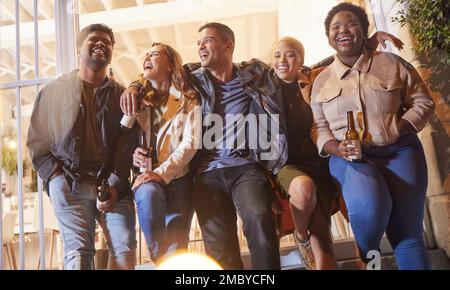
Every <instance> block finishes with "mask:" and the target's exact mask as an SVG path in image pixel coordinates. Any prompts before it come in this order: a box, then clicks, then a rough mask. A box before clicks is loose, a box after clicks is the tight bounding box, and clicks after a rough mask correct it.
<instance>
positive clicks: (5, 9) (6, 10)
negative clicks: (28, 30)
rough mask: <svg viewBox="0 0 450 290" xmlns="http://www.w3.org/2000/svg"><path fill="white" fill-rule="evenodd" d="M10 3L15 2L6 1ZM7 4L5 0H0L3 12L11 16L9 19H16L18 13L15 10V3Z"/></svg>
mask: <svg viewBox="0 0 450 290" xmlns="http://www.w3.org/2000/svg"><path fill="white" fill-rule="evenodd" d="M6 3H8V4H13V2H12V1H9V2H6ZM9 6H11V7H9ZM9 6H7V5H6V4H5V2H4V1H1V2H0V10H1V11H3V13H4V14H5V15H6V16H7V17H8V18H9V20H12V21H15V19H16V14H15V13H14V12H13V10H14V8H13V5H9Z"/></svg>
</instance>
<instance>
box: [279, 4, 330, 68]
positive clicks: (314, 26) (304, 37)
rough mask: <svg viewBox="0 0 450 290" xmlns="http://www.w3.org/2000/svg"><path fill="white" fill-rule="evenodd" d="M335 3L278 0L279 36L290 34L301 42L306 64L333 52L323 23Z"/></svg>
mask: <svg viewBox="0 0 450 290" xmlns="http://www.w3.org/2000/svg"><path fill="white" fill-rule="evenodd" d="M337 3H338V1H336V0H319V1H312V0H279V12H278V16H279V26H278V27H279V28H278V29H279V36H280V37H283V36H292V37H295V38H297V39H298V40H300V41H301V42H302V43H303V46H304V47H305V64H306V65H311V64H314V63H316V62H318V61H320V60H322V59H324V58H325V57H328V56H330V55H332V54H334V50H333V49H332V48H331V47H330V46H329V45H328V39H327V37H326V35H325V28H324V24H323V23H324V21H325V17H326V15H327V13H328V11H329V10H330V9H331V8H332V7H333V6H335V5H336V4H337Z"/></svg>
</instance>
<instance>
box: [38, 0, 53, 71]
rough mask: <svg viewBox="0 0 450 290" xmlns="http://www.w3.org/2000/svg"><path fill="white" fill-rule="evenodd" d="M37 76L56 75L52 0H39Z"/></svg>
mask: <svg viewBox="0 0 450 290" xmlns="http://www.w3.org/2000/svg"><path fill="white" fill-rule="evenodd" d="M38 15H39V17H38V19H39V29H38V31H39V77H40V78H50V77H54V76H56V43H55V15H54V0H39V5H38Z"/></svg>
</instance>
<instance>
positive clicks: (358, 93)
mask: <svg viewBox="0 0 450 290" xmlns="http://www.w3.org/2000/svg"><path fill="white" fill-rule="evenodd" d="M367 27H368V20H367V15H366V13H365V11H364V10H363V9H362V8H360V7H358V6H354V5H352V4H348V3H342V4H339V5H337V6H335V7H334V8H333V9H331V11H330V12H329V13H328V16H327V18H326V21H325V29H326V32H327V36H328V40H329V43H330V45H331V46H332V47H333V48H334V49H335V50H336V53H337V57H336V59H335V61H334V62H333V63H332V64H331V65H330V66H329V67H327V68H326V69H325V70H323V71H322V72H321V73H320V74H319V75H318V76H317V78H316V79H315V81H314V84H313V90H312V103H311V104H312V109H313V114H314V125H313V129H312V136H313V138H314V141H315V142H316V144H317V146H318V148H319V154H321V155H322V156H327V155H331V159H330V171H331V174H332V176H333V177H334V178H336V180H337V181H338V183H339V186H340V188H341V189H342V194H343V196H344V199H345V203H346V205H347V208H348V212H349V218H350V224H351V226H352V229H353V232H354V233H355V238H356V242H357V244H358V248H359V250H360V255H361V259H362V260H363V261H365V262H368V258H369V256H368V253H369V252H370V251H372V250H375V251H376V250H378V249H379V246H380V240H381V238H382V236H383V234H384V232H385V231H386V235H387V237H388V239H389V241H390V242H391V245H392V247H393V249H394V253H395V257H396V259H397V264H398V266H399V268H400V269H429V268H430V264H429V260H428V256H427V253H426V249H425V245H424V240H423V236H422V231H423V228H422V221H423V214H424V213H423V209H424V200H425V192H426V188H427V168H426V163H425V156H424V152H423V148H422V145H421V143H420V141H419V139H418V138H417V132H419V131H420V130H422V129H423V128H424V126H425V124H426V123H427V122H428V121H429V120H430V119H431V117H432V115H433V111H434V103H433V100H432V99H431V97H430V93H429V91H428V89H427V87H426V86H425V84H424V82H423V80H422V79H421V78H420V76H419V74H418V73H417V71H416V70H415V69H414V68H413V67H412V65H411V64H409V63H407V62H406V61H405V60H403V59H402V58H400V57H399V56H397V55H394V54H390V53H383V52H370V51H367V50H366V49H365V48H364V46H363V43H364V38H365V37H366V36H367ZM348 111H350V112H352V111H355V113H356V114H355V115H356V116H360V117H359V118H356V121H355V122H354V123H356V124H357V130H358V131H359V136H360V138H361V141H362V142H363V144H364V146H363V147H362V156H363V158H362V160H361V161H360V162H352V161H351V160H350V159H349V158H348V157H349V156H352V155H354V154H355V151H354V148H350V146H349V147H347V145H348V144H349V142H351V141H348V140H345V132H346V131H347V122H346V113H347V112H348ZM350 123H353V120H351V121H350ZM362 193H364V198H361V196H362V195H361V194H362ZM405 193H408V194H407V195H405Z"/></svg>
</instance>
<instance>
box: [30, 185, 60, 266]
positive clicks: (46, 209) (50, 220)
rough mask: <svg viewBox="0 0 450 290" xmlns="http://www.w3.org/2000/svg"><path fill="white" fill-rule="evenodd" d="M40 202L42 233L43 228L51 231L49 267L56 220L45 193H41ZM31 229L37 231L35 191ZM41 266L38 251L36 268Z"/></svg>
mask: <svg viewBox="0 0 450 290" xmlns="http://www.w3.org/2000/svg"><path fill="white" fill-rule="evenodd" d="M42 204H43V206H42V207H43V213H44V233H45V230H49V231H50V233H51V237H50V264H49V266H50V268H49V269H52V268H53V252H54V249H55V244H56V243H55V241H56V238H57V236H58V234H59V228H58V221H57V219H56V216H55V214H54V211H53V207H52V205H51V202H50V198H49V197H48V196H47V194H45V193H43V194H42ZM33 213H34V214H33V229H34V230H35V231H36V232H39V195H38V193H37V192H36V193H35V195H34V207H33ZM40 266H41V255H40V253H39V259H38V264H37V269H38V270H39V269H40Z"/></svg>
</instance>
